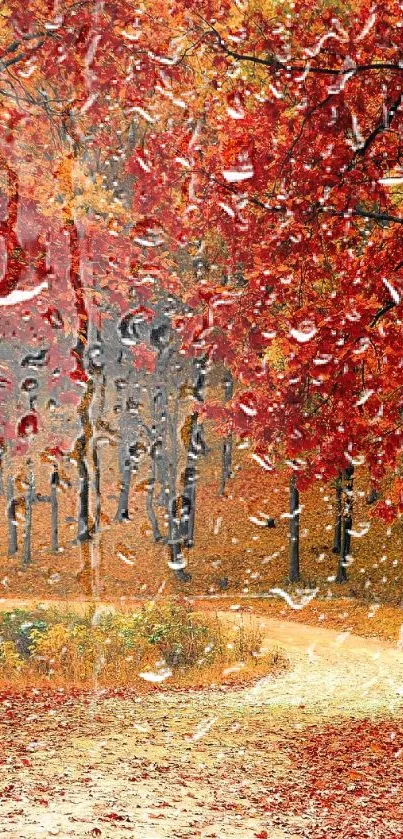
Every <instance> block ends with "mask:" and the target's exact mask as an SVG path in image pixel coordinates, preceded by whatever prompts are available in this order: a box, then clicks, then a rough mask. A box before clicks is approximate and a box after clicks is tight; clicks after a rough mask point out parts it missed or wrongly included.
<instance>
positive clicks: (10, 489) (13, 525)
mask: <svg viewBox="0 0 403 839" xmlns="http://www.w3.org/2000/svg"><path fill="white" fill-rule="evenodd" d="M16 513H17V510H16V505H15V497H14V481H13V479H12V477H11V475H9V477H8V481H7V521H8V555H9V556H14V554H16V553H17V551H18V538H17V520H16Z"/></svg>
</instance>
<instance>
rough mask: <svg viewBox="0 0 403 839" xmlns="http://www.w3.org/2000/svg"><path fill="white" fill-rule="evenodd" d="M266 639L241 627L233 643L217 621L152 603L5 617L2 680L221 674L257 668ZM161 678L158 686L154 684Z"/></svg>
mask: <svg viewBox="0 0 403 839" xmlns="http://www.w3.org/2000/svg"><path fill="white" fill-rule="evenodd" d="M260 643H261V637H260V634H259V632H256V631H255V630H253V631H250V630H247V629H246V628H245V627H244V626H243V625H241V627H240V628H239V630H238V631H236V632H235V635H234V638H233V640H232V641H230V640H229V635H228V633H226V632H225V631H223V629H222V627H221V624H220V623H219V621H218V619H217V618H216V617H213V618H211V617H210V616H201V615H197V614H195V613H194V612H192V610H191V609H190V608H189V607H188V606H187V605H183V604H182V603H164V604H153V603H150V604H148V605H146V606H144V607H143V608H142V609H141V610H140V611H139V612H132V613H122V612H120V613H119V612H113V611H110V612H103V613H100V612H99V611H97V610H96V609H94V608H92V609H90V610H89V611H88V612H87V614H85V615H83V616H79V615H77V614H74V613H69V612H63V611H61V610H60V609H49V610H40V609H39V608H38V609H36V610H33V611H32V612H29V611H27V610H20V609H16V610H14V611H13V612H5V613H3V614H2V615H1V616H0V675H3V676H4V677H5V678H10V676H12V675H13V674H14V675H15V676H16V677H17V676H18V675H21V674H22V673H24V677H25V678H28V677H29V676H31V677H32V678H34V677H42V678H46V679H48V680H49V679H50V680H53V681H57V680H58V681H61V682H63V683H68V684H76V683H79V684H86V683H89V682H91V683H93V682H94V680H96V681H98V683H101V684H113V685H126V686H130V685H134V684H135V683H136V682H137V684H138V678H139V674H140V673H141V671H143V675H144V671H145V672H146V673H147V672H148V673H150V672H151V673H153V672H154V673H156V674H157V678H158V674H161V673H162V672H163V671H165V673H167V674H170V673H171V672H172V673H177V674H179V675H180V674H181V673H182V674H183V673H186V672H189V671H190V670H196V671H198V672H199V673H201V672H206V671H208V670H209V668H210V670H211V669H212V668H214V667H215V668H216V671H217V669H218V674H220V673H222V672H223V670H225V667H226V665H228V664H231V663H233V662H238V663H241V664H243V663H247V662H252V661H254V662H255V663H257V662H258V658H259V649H260ZM157 678H156V679H155V680H157Z"/></svg>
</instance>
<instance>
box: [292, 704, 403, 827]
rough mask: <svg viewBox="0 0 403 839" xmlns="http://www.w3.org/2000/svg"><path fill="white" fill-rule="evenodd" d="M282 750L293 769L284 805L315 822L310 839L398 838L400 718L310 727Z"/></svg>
mask: <svg viewBox="0 0 403 839" xmlns="http://www.w3.org/2000/svg"><path fill="white" fill-rule="evenodd" d="M298 740H299V738H298ZM284 748H285V750H286V751H287V752H288V754H289V757H290V759H291V761H292V764H293V767H294V769H295V785H293V786H292V789H291V788H290V789H289V790H288V791H289V794H290V804H289V806H290V808H291V810H292V811H294V812H295V813H299V814H300V813H304V812H309V813H310V815H311V816H312V819H313V820H314V821H316V826H315V827H313V828H312V829H311V832H310V837H311V839H324V837H326V836H329V833H331V832H333V831H334V833H333V835H335V836H336V835H337V836H340V837H343V839H344V837H345V839H374V837H376V839H392V837H393V839H399V837H402V836H403V828H402V827H401V825H402V823H403V800H402V795H401V790H402V785H403V724H402V720H401V719H397V720H395V721H394V720H388V721H384V720H379V721H374V720H359V721H351V720H348V719H347V720H346V721H345V722H342V721H338V724H337V725H332V726H327V727H319V726H315V727H313V728H308V729H307V730H305V731H304V738H303V740H302V741H301V740H299V742H298V741H297V742H296V743H293V742H291V743H288V744H287V742H285V743H284ZM300 773H301V774H300ZM297 832H298V831H297Z"/></svg>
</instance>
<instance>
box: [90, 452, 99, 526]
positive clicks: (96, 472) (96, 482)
mask: <svg viewBox="0 0 403 839" xmlns="http://www.w3.org/2000/svg"><path fill="white" fill-rule="evenodd" d="M92 462H93V464H94V491H95V510H94V533H98V532H99V530H100V527H101V452H100V450H99V449H98V443H97V441H96V440H93V442H92Z"/></svg>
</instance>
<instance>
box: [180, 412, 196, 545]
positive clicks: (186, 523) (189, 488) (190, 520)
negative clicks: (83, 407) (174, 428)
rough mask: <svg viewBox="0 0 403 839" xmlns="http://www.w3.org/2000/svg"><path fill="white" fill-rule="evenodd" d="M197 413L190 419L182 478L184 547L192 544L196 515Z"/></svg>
mask: <svg viewBox="0 0 403 839" xmlns="http://www.w3.org/2000/svg"><path fill="white" fill-rule="evenodd" d="M198 437H199V435H198V415H197V413H194V414H192V417H191V421H190V438H189V445H188V453H187V462H186V467H185V474H184V480H183V495H182V509H181V522H180V530H181V534H182V536H183V540H184V545H185V547H186V548H191V547H193V545H194V529H195V517H196V480H197V472H196V465H197V455H198V448H199V446H198V442H199V441H198Z"/></svg>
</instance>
